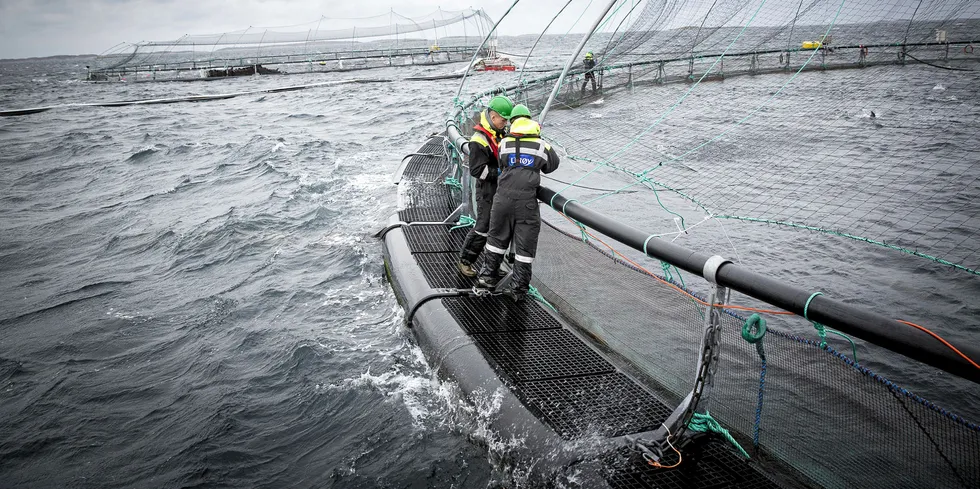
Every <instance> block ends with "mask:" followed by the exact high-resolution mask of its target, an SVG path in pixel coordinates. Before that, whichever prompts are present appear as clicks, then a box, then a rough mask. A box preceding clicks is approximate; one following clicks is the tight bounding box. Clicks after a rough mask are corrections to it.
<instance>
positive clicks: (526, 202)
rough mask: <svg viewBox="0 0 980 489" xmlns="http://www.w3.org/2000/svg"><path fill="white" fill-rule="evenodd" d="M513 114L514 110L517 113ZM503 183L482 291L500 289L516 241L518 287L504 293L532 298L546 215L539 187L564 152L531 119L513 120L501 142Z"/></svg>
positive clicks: (492, 218)
mask: <svg viewBox="0 0 980 489" xmlns="http://www.w3.org/2000/svg"><path fill="white" fill-rule="evenodd" d="M511 116H513V112H511ZM498 163H499V165H500V170H501V173H500V183H499V184H498V185H499V187H498V189H497V195H496V196H495V197H494V198H493V211H492V212H491V216H490V232H489V235H488V237H487V245H486V249H487V257H486V260H484V262H483V267H482V268H481V269H480V277H479V278H478V279H477V283H478V284H479V286H480V287H487V288H492V287H496V285H497V282H498V281H499V280H500V274H499V270H498V269H499V267H500V263H501V262H502V261H503V259H504V255H505V254H506V253H507V248H508V247H509V246H510V242H511V240H513V241H514V248H515V252H516V254H515V256H514V268H513V282H512V283H513V286H512V287H511V288H510V289H508V290H505V291H503V292H504V293H505V294H507V295H509V296H511V297H512V298H513V299H514V300H515V301H517V302H520V301H522V300H524V298H525V297H527V292H528V287H529V286H530V284H531V262H533V261H534V254H535V252H536V251H537V247H538V234H539V233H540V232H541V214H540V211H539V210H538V198H537V194H538V186H540V185H541V173H551V172H553V171H555V170H557V169H558V163H559V160H558V154H557V153H556V152H555V150H554V149H552V147H551V145H549V144H548V143H546V142H544V140H542V139H541V126H539V125H538V123H537V122H534V120H532V119H531V118H530V117H527V116H518V117H516V118H512V119H511V125H510V134H508V135H507V137H505V138H504V139H502V140H501V141H500V161H499V162H498Z"/></svg>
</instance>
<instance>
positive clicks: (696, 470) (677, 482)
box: [606, 437, 779, 489]
mask: <svg viewBox="0 0 980 489" xmlns="http://www.w3.org/2000/svg"><path fill="white" fill-rule="evenodd" d="M701 440H703V441H699V442H698V443H696V444H692V445H694V446H687V447H683V451H684V459H685V460H684V463H682V464H681V466H680V467H678V468H676V469H657V468H654V467H652V466H650V465H649V464H648V463H647V462H646V460H644V459H643V458H642V457H640V456H639V455H638V454H636V453H629V452H622V453H619V454H618V456H616V457H612V458H610V459H608V460H607V461H606V465H607V467H609V468H610V469H611V472H610V474H609V476H608V477H607V479H606V480H607V481H608V482H609V485H610V486H611V487H612V488H613V489H647V488H651V487H658V488H659V487H664V488H668V487H669V488H682V489H778V487H779V486H777V485H776V484H774V483H773V482H772V481H770V480H769V479H767V478H766V477H765V476H763V475H762V474H761V473H760V472H759V471H758V470H757V469H755V468H754V467H753V466H752V465H750V464H749V463H748V462H747V461H746V460H745V459H744V458H743V457H742V455H740V454H737V453H736V452H734V451H733V450H734V449H733V448H732V447H731V445H729V444H728V442H727V441H725V440H722V439H718V438H713V437H711V438H702V439H701ZM675 461H676V458H672V459H669V460H664V463H673V462H675Z"/></svg>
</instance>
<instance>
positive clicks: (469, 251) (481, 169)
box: [456, 95, 514, 277]
mask: <svg viewBox="0 0 980 489" xmlns="http://www.w3.org/2000/svg"><path fill="white" fill-rule="evenodd" d="M513 108H514V104H513V102H511V101H510V99H509V98H507V97H505V96H503V95H497V96H496V97H493V98H492V99H490V103H488V104H487V108H486V109H485V110H483V111H482V112H480V123H479V124H477V125H475V126H473V136H472V137H471V138H470V141H469V143H468V145H469V153H470V154H469V164H470V175H471V176H472V177H473V178H475V179H476V187H475V188H474V190H473V191H474V193H475V194H476V224H475V225H474V226H473V227H472V228H470V230H469V232H468V233H467V234H466V238H464V239H463V249H462V250H461V251H460V252H459V262H457V264H456V266H457V268H459V273H461V274H463V275H464V276H467V277H476V270H474V269H473V264H474V263H476V260H477V258H479V256H480V252H481V251H483V246H484V245H485V244H486V243H487V232H488V231H489V230H490V212H491V210H490V209H491V207H492V206H493V196H494V194H495V193H496V192H497V175H498V170H497V158H498V155H499V148H498V145H499V143H500V139H501V138H502V137H504V135H505V134H506V133H505V132H504V129H506V128H507V119H508V118H510V112H511V110H512V109H513ZM464 198H468V197H464Z"/></svg>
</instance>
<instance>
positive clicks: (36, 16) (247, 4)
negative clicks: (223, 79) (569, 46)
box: [0, 0, 607, 58]
mask: <svg viewBox="0 0 980 489" xmlns="http://www.w3.org/2000/svg"><path fill="white" fill-rule="evenodd" d="M566 1H567V0H522V1H521V2H520V3H519V4H518V6H517V7H516V8H515V9H514V12H513V13H512V14H511V18H509V19H508V20H509V21H508V22H507V28H506V29H505V30H504V31H503V32H502V33H503V34H526V33H538V32H540V31H541V29H543V28H544V26H545V25H546V24H547V22H548V20H550V19H551V17H552V16H553V15H554V13H556V12H557V11H558V9H560V8H561V6H562V5H564V4H565V2H566ZM510 3H511V1H510V0H504V1H497V2H486V3H485V4H484V5H481V4H480V3H475V2H474V0H405V1H393V0H345V1H341V0H311V1H286V0H0V58H22V57H31V56H50V55H55V54H89V53H91V54H99V53H102V52H104V51H106V50H107V49H109V48H111V47H113V46H115V45H116V44H118V43H121V42H138V41H150V40H169V39H177V38H179V37H180V36H182V35H184V34H210V33H217V32H226V31H235V30H241V29H245V28H247V27H249V26H266V27H268V26H287V25H295V24H303V23H308V22H311V21H316V20H317V19H319V18H320V16H321V15H323V16H326V17H329V18H344V17H348V18H349V17H364V16H370V15H379V14H387V13H388V12H390V10H391V9H394V10H395V12H398V13H399V14H402V15H406V16H409V17H413V16H420V15H426V14H430V13H432V12H434V11H436V8H437V7H438V8H442V9H445V10H460V9H464V8H468V7H474V8H480V7H481V6H482V7H483V8H484V10H486V11H487V13H488V14H489V15H490V16H491V17H493V18H494V19H495V20H496V19H497V18H499V17H500V16H501V15H503V13H504V11H506V9H507V7H508V6H510ZM591 3H592V6H591V7H590V8H589V10H590V12H589V14H587V15H586V16H585V17H584V19H583V21H582V22H580V24H579V26H578V27H577V29H576V30H578V31H584V30H585V28H586V27H587V24H588V20H589V19H594V18H595V16H596V15H597V13H592V12H597V11H598V9H599V8H601V6H602V4H606V3H607V2H605V1H598V0H597V1H593V2H591ZM587 4H589V2H587V1H582V0H578V1H575V2H573V3H572V5H571V6H570V7H569V8H568V10H567V11H566V13H565V14H563V15H562V17H563V18H562V19H560V21H559V22H557V23H556V25H555V27H556V28H563V29H564V30H562V31H561V32H565V30H567V29H568V27H570V26H571V25H572V22H573V21H574V20H575V19H576V18H577V17H578V14H579V13H581V12H582V9H583V8H585V6H586V5H587ZM590 14H591V15H590ZM518 18H519V19H520V20H521V21H520V22H516V21H515V20H516V19H518ZM553 32H554V31H553Z"/></svg>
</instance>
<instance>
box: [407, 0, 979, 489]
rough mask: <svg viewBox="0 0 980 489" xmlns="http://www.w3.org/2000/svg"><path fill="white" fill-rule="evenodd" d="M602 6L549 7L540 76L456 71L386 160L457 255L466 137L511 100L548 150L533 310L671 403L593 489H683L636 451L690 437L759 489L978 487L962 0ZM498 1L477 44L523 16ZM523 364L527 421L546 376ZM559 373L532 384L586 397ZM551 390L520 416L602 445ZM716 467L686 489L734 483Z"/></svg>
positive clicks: (971, 42)
mask: <svg viewBox="0 0 980 489" xmlns="http://www.w3.org/2000/svg"><path fill="white" fill-rule="evenodd" d="M582 3H583V4H584V2H582ZM606 3H607V2H603V7H604V10H602V11H601V12H599V13H598V15H596V13H595V11H594V10H592V11H589V10H588V7H589V6H583V5H579V4H576V3H574V2H571V1H569V2H568V3H567V4H565V7H569V8H562V10H561V11H559V12H555V13H554V16H555V19H557V18H559V17H562V18H566V17H567V18H568V19H571V20H574V19H575V17H576V15H578V20H576V21H575V24H574V25H573V26H572V27H571V28H569V29H568V32H564V34H563V33H562V32H550V31H549V29H550V28H551V27H550V26H552V25H559V24H560V23H554V20H555V19H551V20H552V23H550V24H549V27H548V28H546V30H545V31H544V32H542V33H541V34H542V35H541V36H540V37H538V40H539V41H540V40H541V39H546V41H544V43H542V44H540V45H539V43H538V42H535V44H534V45H533V46H531V47H530V49H529V50H528V52H527V53H525V54H524V55H525V56H526V57H527V59H529V60H534V59H535V57H536V56H541V54H542V53H541V50H546V49H548V48H547V47H546V44H548V43H550V44H551V45H552V46H554V45H555V43H556V42H566V43H567V44H568V45H569V46H571V45H574V46H576V47H575V49H574V53H573V54H572V55H571V56H569V57H568V59H567V60H566V62H565V63H564V65H563V66H562V67H560V69H555V70H553V71H550V72H547V73H544V74H542V73H540V72H534V71H533V70H526V69H521V70H519V71H517V72H515V73H514V75H513V80H512V83H509V84H506V85H503V86H500V87H499V88H495V89H493V90H487V91H482V92H480V93H477V94H476V95H475V96H473V97H470V98H466V97H463V96H462V94H463V93H464V92H466V93H472V92H473V90H467V89H468V87H469V85H468V78H464V79H463V81H462V82H461V84H460V87H459V94H460V95H459V96H457V98H456V99H455V100H454V102H453V105H452V107H450V109H449V111H448V115H447V125H446V132H445V133H444V134H443V139H441V140H439V139H437V140H433V141H430V143H429V144H428V145H427V146H426V147H425V148H423V150H421V152H420V153H419V154H416V155H414V156H413V158H412V159H411V160H410V161H409V162H407V167H409V168H413V170H412V171H406V173H405V174H406V175H412V176H411V177H405V179H404V180H403V181H402V182H401V183H400V184H399V185H400V186H401V187H403V189H404V192H405V195H407V196H404V201H405V202H407V204H406V210H405V211H402V212H400V214H399V216H400V218H401V219H402V220H404V221H406V222H408V223H409V224H410V223H412V222H413V221H416V222H418V223H419V224H425V223H424V222H422V221H432V220H436V221H438V220H441V219H442V216H444V215H446V214H448V218H447V219H445V222H447V223H448V224H456V225H457V227H456V228H453V229H452V230H450V231H449V234H448V236H447V237H439V238H438V239H439V240H443V239H444V240H446V242H447V243H448V242H451V243H455V244H456V245H461V244H462V239H463V235H465V233H466V226H472V224H473V222H474V217H475V216H476V206H475V200H474V199H475V197H474V186H475V184H476V182H475V180H474V179H473V178H471V177H470V175H469V171H468V167H467V164H468V160H467V156H466V155H467V154H468V151H469V148H468V145H467V141H468V137H469V136H470V135H471V134H472V127H473V126H474V124H475V123H478V121H479V114H480V111H481V110H483V109H484V108H485V107H486V105H487V103H488V101H489V99H490V98H491V97H493V96H495V95H500V94H503V95H507V96H509V97H510V98H511V99H512V100H514V101H515V103H516V102H521V103H524V104H526V105H527V106H528V107H529V108H530V109H531V112H532V115H533V118H534V119H535V120H537V121H538V122H540V123H541V127H542V137H543V138H544V139H545V141H547V142H548V143H550V144H551V145H552V146H554V147H555V148H556V149H557V150H558V152H559V154H560V155H561V158H562V166H561V167H560V168H559V170H558V171H556V172H555V173H553V174H551V175H543V176H542V187H540V188H539V191H538V194H537V196H538V199H539V201H540V203H541V215H542V220H543V222H544V225H543V226H542V229H541V234H540V238H539V245H538V253H537V256H536V257H535V259H534V280H533V282H532V285H534V287H535V289H536V290H535V292H536V293H537V294H538V300H539V301H540V302H541V305H542V307H547V308H549V309H551V310H553V311H554V312H555V313H557V314H559V315H560V316H561V317H563V318H567V319H568V320H569V321H570V322H571V323H573V324H574V326H575V328H577V330H578V331H579V332H580V333H581V334H582V335H584V336H586V337H589V338H592V339H594V340H595V342H596V343H598V344H600V345H602V348H603V350H604V351H605V352H606V353H607V354H608V355H611V356H612V357H615V358H617V359H620V360H622V362H623V363H624V364H628V365H630V366H632V370H631V375H633V376H635V378H637V379H641V380H642V384H643V390H644V391H646V392H650V393H652V395H654V396H655V397H656V398H657V399H658V400H659V402H661V403H662V404H663V405H665V406H668V407H669V409H668V411H666V412H664V413H661V414H658V415H657V416H653V417H652V418H650V419H655V420H656V421H654V422H653V423H652V424H651V425H650V426H646V428H647V429H648V431H647V432H646V435H645V436H641V437H639V438H632V439H630V443H629V444H628V446H625V447H621V450H620V452H619V455H621V456H623V457H626V458H628V459H630V460H637V459H638V460H640V463H639V464H635V465H633V466H632V467H634V468H633V469H629V470H625V471H615V472H614V473H612V475H609V476H608V477H607V479H606V482H607V483H608V485H609V486H611V487H616V488H633V487H686V486H685V483H684V482H683V481H685V480H686V481H688V483H689V481H690V480H691V479H685V478H684V477H682V476H681V474H682V473H683V471H684V467H685V465H684V464H685V462H683V461H680V460H677V459H670V460H667V459H658V460H659V462H662V463H656V464H655V463H653V462H652V460H653V459H651V457H650V453H657V454H663V453H668V452H669V450H668V448H667V447H668V446H669V447H671V448H673V447H674V446H680V445H682V444H683V443H684V441H685V440H686V439H689V438H690V437H691V436H693V435H696V434H699V433H701V432H704V431H711V432H715V433H717V434H718V436H720V437H723V438H724V439H726V440H727V442H726V444H730V446H731V447H733V448H732V449H733V450H736V452H735V453H738V454H740V455H739V458H740V459H743V460H744V461H746V462H747V463H750V464H752V466H753V467H757V468H758V469H759V470H760V471H761V473H764V474H766V477H767V478H768V482H767V484H768V483H771V484H773V485H775V486H780V487H825V488H845V487H910V488H911V487H962V488H975V487H980V426H978V424H977V421H978V420H980V409H978V407H977V406H980V389H978V388H977V384H978V383H980V365H978V362H980V349H978V348H977V347H976V337H977V334H980V322H978V317H980V316H978V310H977V309H976V308H975V306H963V305H959V306H957V305H955V304H957V302H956V300H955V299H956V298H957V297H959V298H961V299H962V301H961V302H960V304H966V303H975V300H974V299H973V297H974V296H973V294H975V293H976V291H977V290H978V287H980V286H978V281H980V250H978V244H977V243H980V236H978V233H980V184H978V182H980V164H978V161H977V159H976V157H975V156H973V155H975V154H977V151H980V125H978V124H976V117H977V112H976V104H975V100H976V96H977V95H978V92H977V91H976V90H977V87H978V86H980V85H978V81H980V51H978V52H974V48H975V47H977V46H978V45H980V35H978V33H980V4H977V3H976V2H972V1H940V0H936V1H926V0H923V1H908V2H905V1H894V2H875V1H870V0H868V1H859V2H848V1H841V0H809V1H808V0H776V1H772V0H769V1H767V0H753V1H742V0H716V1H694V2H691V1H685V2H677V1H670V0H659V1H657V0H651V1H636V0H613V1H610V2H608V4H606ZM590 5H591V2H590ZM510 7H511V9H510V10H508V13H507V14H505V15H504V17H503V18H501V19H500V20H499V21H498V26H504V25H506V24H507V23H508V22H519V19H520V18H522V16H524V15H530V12H531V6H530V5H523V4H521V3H520V2H519V1H515V2H514V3H513V4H512V5H511V6H510ZM576 7H577V8H578V10H576ZM586 12H589V13H591V14H592V17H593V18H589V17H588V16H586V15H584V14H585V13H586ZM563 16H564V17H563ZM567 27H568V24H567V23H566V24H564V26H563V27H562V28H561V29H560V30H561V31H564V29H566V28H567ZM573 30H574V31H576V32H582V31H583V30H584V31H585V32H587V33H588V34H586V35H585V36H581V35H579V34H571V31H573ZM546 35H548V36H547V37H546ZM543 46H544V47H543ZM586 51H591V52H594V54H595V60H596V65H595V67H594V68H591V69H586V68H584V67H583V65H582V64H581V60H582V55H583V54H584V53H585V52H586ZM531 64H532V65H533V63H531ZM531 73H533V76H532V74H531ZM593 78H595V83H594V84H593ZM970 90H972V94H973V101H972V102H971V101H969V100H962V98H961V97H957V96H955V95H951V93H963V91H966V92H967V93H970ZM971 104H972V105H971ZM429 146H432V147H431V148H429ZM426 148H428V152H426ZM443 154H445V155H447V156H448V164H443V163H439V161H440V160H438V158H442V155H443ZM443 180H444V181H443ZM433 182H436V185H435V186H433V185H432V184H433ZM432 188H435V190H432ZM447 196H449V197H447ZM447 198H448V199H449V200H448V201H447V200H446V199H447ZM443 207H445V209H443ZM437 208H438V209H439V210H438V212H434V211H433V210H434V209H437ZM409 211H411V212H409ZM443 211H445V212H444V213H443ZM403 224H404V223H403ZM430 228H431V226H430V227H425V226H419V227H418V228H417V230H415V231H411V233H408V232H406V233H408V242H409V244H411V243H412V240H413V239H415V240H419V239H422V238H420V236H422V234H420V233H428V232H429V231H425V230H426V229H430ZM440 229H442V228H440ZM433 232H435V231H433ZM441 232H443V233H444V231H441ZM413 233H414V234H413ZM412 236H415V237H414V238H413V237H412ZM433 239H435V238H433ZM440 242H441V241H440ZM424 243H427V241H425V242H423V244H424ZM452 249H458V246H457V247H456V248H454V247H453V246H448V248H447V249H441V248H440V249H439V250H434V249H423V250H422V251H420V252H419V258H418V261H419V263H420V266H422V268H423V270H426V274H427V275H426V277H427V278H431V277H430V275H428V274H430V273H432V274H435V273H437V272H435V271H433V270H434V268H433V267H436V265H437V264H441V265H439V266H443V267H448V268H451V269H452V273H455V272H454V271H455V269H454V268H453V267H454V263H455V262H454V260H455V256H456V254H455V253H453V252H452V251H451V250H452ZM434 251H441V252H443V253H442V255H445V256H442V255H440V254H439V253H434ZM423 262H424V263H423ZM447 273H448V272H447ZM434 276H435V275H433V276H432V277H434ZM433 280H436V279H434V278H433V279H432V280H430V282H431V285H432V286H433V287H437V285H436V284H435V282H433ZM446 280H449V282H450V283H451V282H453V281H456V280H459V279H456V278H447V279H446ZM465 285H466V284H462V283H461V284H459V285H456V286H457V287H463V286H465ZM438 286H439V287H446V286H447V285H445V284H443V285H438ZM957 294H959V295H957ZM444 300H446V299H444ZM971 301H973V302H971ZM447 304H448V305H447V306H446V307H447V308H449V309H450V310H451V311H455V309H454V307H457V306H454V305H452V304H453V303H449V302H447ZM930 304H935V305H934V306H930ZM944 304H948V306H946V307H944V306H943V305H944ZM927 307H932V309H929V311H923V310H919V309H920V308H927ZM508 311H509V309H508ZM508 313H509V312H499V313H494V314H508ZM453 314H456V313H455V312H454V313H453ZM410 321H411V318H410ZM930 321H931V322H930ZM481 341H484V340H481ZM501 341H502V340H501ZM494 344H496V343H480V345H481V346H480V348H481V349H482V351H483V352H484V354H485V355H487V356H488V357H493V355H506V351H504V353H500V352H496V351H495V350H494V348H496V347H493V346H492V345H494ZM486 345H490V346H486ZM525 347H526V348H531V346H530V345H525V344H524V343H522V344H521V348H525ZM511 355H513V352H512V353H511ZM569 361H571V359H569ZM507 368H508V367H506V366H505V365H504V366H501V367H500V369H501V371H503V372H504V373H505V374H507V372H509V371H508V370H507ZM569 368H573V367H569ZM583 368H584V367H583ZM521 372H522V371H521ZM521 372H517V373H511V374H508V375H512V378H511V381H512V384H511V385H512V386H515V387H513V388H514V389H518V390H519V389H527V390H526V391H524V394H518V397H521V395H523V396H524V397H523V398H522V399H523V400H524V402H525V404H528V405H535V402H537V401H535V399H538V400H540V395H543V394H540V392H539V391H535V390H534V389H535V388H539V387H540V385H543V384H538V383H534V382H530V381H528V380H527V379H524V378H522V377H521V375H524V374H522V373H521ZM505 376H506V375H505ZM576 378H580V377H576V376H572V377H569V378H568V379H563V382H564V384H562V385H561V386H559V387H555V386H554V385H552V384H553V383H554V379H553V378H549V379H550V380H548V382H552V384H548V385H551V386H552V387H549V389H553V390H556V392H557V391H561V390H562V389H565V391H562V392H566V391H567V392H566V394H567V395H571V394H568V393H569V392H577V393H580V394H581V393H583V392H586V391H589V392H591V391H590V389H592V387H589V386H587V385H584V384H583V385H579V384H581V382H579V383H576V380H575V379H576ZM581 378H585V377H581ZM542 382H544V381H542ZM593 387H594V386H593ZM600 387H601V389H600V390H603V391H604V393H603V394H602V395H603V396H605V397H606V398H612V399H619V401H618V402H619V405H620V406H621V407H622V406H623V405H626V404H628V399H630V398H631V397H630V396H631V394H630V392H629V391H628V389H626V390H617V389H619V387H617V386H616V385H605V384H603V386H600ZM593 390H594V389H593ZM536 392H537V394H536ZM566 394H563V395H566ZM556 395H558V394H556ZM561 399H564V400H563V401H561V402H558V401H555V403H553V404H546V406H545V405H542V404H540V403H539V404H537V406H538V407H537V408H535V409H537V412H538V413H539V414H540V415H541V416H542V417H543V418H546V421H547V422H548V423H549V424H550V425H551V426H552V427H553V428H554V429H555V431H557V432H559V433H561V434H562V437H563V438H564V439H565V440H567V441H568V442H569V443H573V442H576V441H578V442H584V443H593V442H594V441H595V437H598V438H600V439H602V438H604V437H608V436H614V435H616V436H618V435H621V434H622V433H623V429H622V428H623V426H624V425H619V426H611V427H610V426H605V427H603V426H594V427H593V428H594V429H578V428H576V429H571V428H569V425H565V424H562V421H561V419H562V418H561V416H560V415H559V414H558V413H565V414H568V413H569V412H573V411H575V412H578V414H579V415H582V416H586V415H597V413H596V412H595V411H594V410H593V411H589V410H588V409H586V408H582V407H581V406H578V405H577V404H575V401H571V400H569V399H571V398H569V397H564V398H561ZM607 400H609V399H607ZM614 404H615V403H614ZM542 406H545V407H542ZM576 409H581V410H582V411H581V412H579V411H576ZM610 409H611V408H610ZM638 409H639V408H638ZM633 412H634V415H635V416H634V418H635V417H642V416H643V413H644V411H642V409H639V410H638V411H633ZM627 417H628V416H627ZM617 419H620V421H622V422H623V423H625V424H629V423H635V419H626V420H624V419H622V418H617ZM644 419H645V418H644ZM648 424H649V423H648ZM681 452H683V450H682V451H681ZM681 452H678V456H680V455H681V454H682V453H681ZM668 458H669V457H668ZM665 460H666V461H665ZM646 462H650V463H646ZM674 462H677V465H672V464H673V463H674ZM691 463H695V462H688V464H691ZM716 469H718V472H711V473H710V474H708V475H704V473H702V479H698V480H700V481H701V482H698V487H753V486H752V485H751V484H748V483H745V484H742V483H739V482H738V480H736V479H738V477H737V474H735V472H734V471H726V470H724V468H723V467H722V468H718V467H716ZM705 470H708V469H705ZM711 470H714V469H711ZM709 472H710V470H709ZM733 474H735V475H733ZM705 477H707V478H705ZM712 477H715V478H714V479H712ZM733 478H734V479H733ZM743 482H744V481H743ZM747 484H748V485H747ZM760 487H761V486H760Z"/></svg>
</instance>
